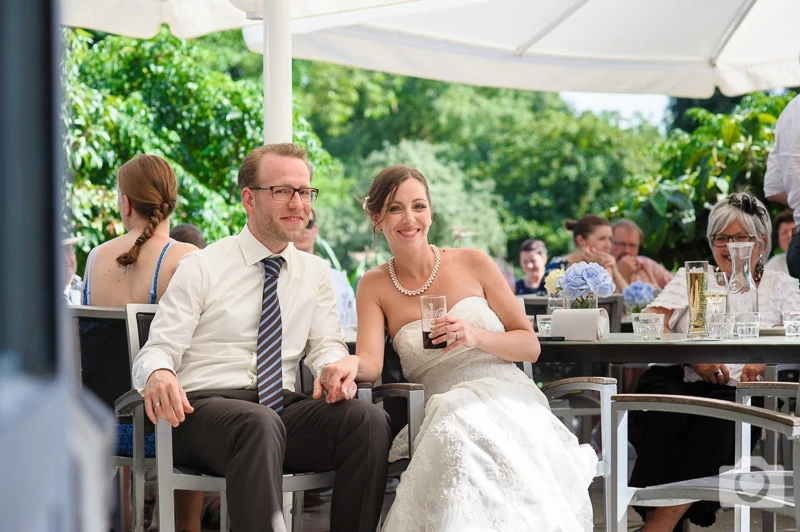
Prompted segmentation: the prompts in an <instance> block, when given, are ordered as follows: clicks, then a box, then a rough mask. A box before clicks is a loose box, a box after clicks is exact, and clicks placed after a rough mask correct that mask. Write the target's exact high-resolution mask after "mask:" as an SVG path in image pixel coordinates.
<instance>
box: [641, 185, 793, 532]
mask: <svg viewBox="0 0 800 532" xmlns="http://www.w3.org/2000/svg"><path fill="white" fill-rule="evenodd" d="M706 234H707V237H708V244H709V246H710V247H711V252H712V253H713V254H714V261H715V262H716V264H717V266H718V267H719V269H720V271H723V272H725V273H726V274H727V275H728V276H730V275H731V271H732V267H733V265H732V263H731V257H730V252H729V251H728V242H753V243H754V244H755V245H754V248H753V255H752V263H757V262H758V260H759V257H760V256H761V255H762V254H763V255H768V254H769V250H770V248H771V247H772V238H771V226H770V219H769V214H768V213H767V210H766V208H765V207H764V205H763V204H762V203H761V202H760V201H759V200H758V199H756V198H755V197H754V196H752V195H750V194H747V193H743V192H737V193H734V194H731V195H730V196H729V197H727V198H723V199H721V200H719V201H718V202H717V204H716V205H715V206H714V208H713V209H712V210H711V213H710V214H709V217H708V228H707V229H706ZM753 270H754V278H755V282H756V284H757V286H758V310H759V312H760V313H761V324H762V325H766V326H775V325H778V324H780V323H781V313H782V312H783V311H800V288H798V285H797V282H796V281H794V280H793V279H792V278H791V277H789V276H788V275H787V274H785V273H782V272H776V271H770V270H766V271H764V274H763V277H762V276H760V275H759V274H758V268H757V267H754V268H753ZM688 306H689V297H688V295H687V288H686V275H685V273H684V270H683V268H681V269H679V270H678V272H677V273H676V274H675V277H674V278H673V279H672V281H670V283H669V284H668V285H667V286H666V287H665V288H664V290H663V291H662V292H661V294H659V296H658V297H657V298H656V299H655V301H653V303H651V304H650V306H649V307H648V308H647V309H646V312H653V313H658V314H663V315H664V326H665V329H667V330H668V332H686V331H687V330H688V329H689V315H688ZM763 375H764V365H763V364H746V365H741V364H691V365H681V364H672V365H669V364H658V365H655V364H654V365H651V366H650V367H649V368H648V369H647V371H645V372H644V374H643V375H642V376H641V378H640V379H639V383H638V386H637V389H636V393H647V394H667V395H688V396H693V397H706V398H711V399H722V400H726V401H734V400H735V397H736V383H737V382H751V381H755V380H758V377H759V376H763ZM629 437H630V441H631V443H632V444H633V446H634V447H635V448H636V455H637V457H636V464H635V466H634V468H633V471H632V472H631V480H630V484H631V486H637V487H638V486H653V485H657V484H665V483H668V482H680V481H682V480H688V479H690V478H702V477H705V476H709V475H715V474H718V473H719V470H720V468H721V467H722V466H725V465H733V460H734V443H735V441H734V425H733V423H732V422H730V421H723V420H720V419H713V418H709V417H702V416H694V415H690V414H677V413H661V412H636V413H635V415H634V416H631V420H630V435H629ZM757 439H758V438H754V439H753V442H754V443H755V441H756V440H757ZM719 507H720V505H719V503H718V502H713V501H699V502H695V503H688V504H680V505H676V506H663V507H658V508H653V507H646V506H639V507H636V508H635V509H636V511H637V512H639V514H641V515H642V518H643V519H644V520H645V526H644V530H654V531H671V530H673V529H675V530H681V529H682V528H681V526H680V525H681V523H682V522H683V521H684V520H685V519H689V520H690V521H691V522H692V523H694V524H696V525H698V526H701V527H708V526H711V525H712V524H714V521H715V519H716V511H717V509H719Z"/></svg>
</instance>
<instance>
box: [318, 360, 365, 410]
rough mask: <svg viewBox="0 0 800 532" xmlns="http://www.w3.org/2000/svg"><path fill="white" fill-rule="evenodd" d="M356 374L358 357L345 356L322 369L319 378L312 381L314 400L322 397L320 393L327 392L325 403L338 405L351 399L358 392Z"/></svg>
mask: <svg viewBox="0 0 800 532" xmlns="http://www.w3.org/2000/svg"><path fill="white" fill-rule="evenodd" d="M357 374H358V357H357V356H355V355H349V356H346V357H344V358H342V359H340V360H337V361H336V362H332V363H330V364H326V365H325V366H323V367H322V371H320V373H319V377H317V378H316V379H314V395H313V397H314V399H319V398H320V397H322V392H323V391H325V392H327V395H326V397H325V402H326V403H329V404H330V403H338V402H339V401H342V400H345V399H352V398H353V397H355V396H356V392H358V385H357V384H356V382H355V380H356V375H357Z"/></svg>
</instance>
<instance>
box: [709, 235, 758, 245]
mask: <svg viewBox="0 0 800 532" xmlns="http://www.w3.org/2000/svg"><path fill="white" fill-rule="evenodd" d="M709 240H710V241H711V245H712V246H714V247H715V248H724V247H725V246H726V245H728V242H737V243H743V242H755V241H756V237H755V235H749V234H747V233H736V234H735V235H726V234H724V233H717V234H716V235H712V236H711V238H709Z"/></svg>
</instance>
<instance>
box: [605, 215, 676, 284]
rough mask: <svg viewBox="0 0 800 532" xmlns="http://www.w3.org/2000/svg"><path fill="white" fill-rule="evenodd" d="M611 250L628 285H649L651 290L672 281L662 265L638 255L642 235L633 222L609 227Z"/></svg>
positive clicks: (621, 221)
mask: <svg viewBox="0 0 800 532" xmlns="http://www.w3.org/2000/svg"><path fill="white" fill-rule="evenodd" d="M611 231H612V233H611V250H612V252H613V253H614V258H615V259H616V260H617V268H618V269H619V273H620V275H622V277H623V278H625V281H626V282H627V283H628V284H630V283H632V282H634V281H643V282H645V283H650V284H651V285H653V288H658V289H661V288H664V287H665V286H667V283H668V282H670V281H671V280H672V274H671V273H670V272H669V271H668V270H667V269H666V268H665V267H663V266H662V265H660V264H659V263H657V262H656V261H654V260H653V259H651V258H649V257H645V256H644V255H639V246H641V244H642V240H643V238H644V235H643V234H642V230H641V229H640V228H639V226H638V225H636V222H634V221H633V220H626V219H624V218H623V219H622V220H617V221H616V222H614V225H612V226H611Z"/></svg>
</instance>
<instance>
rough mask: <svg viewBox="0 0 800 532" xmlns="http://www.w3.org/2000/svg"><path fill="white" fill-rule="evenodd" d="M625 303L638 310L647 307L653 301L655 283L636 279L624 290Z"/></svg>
mask: <svg viewBox="0 0 800 532" xmlns="http://www.w3.org/2000/svg"><path fill="white" fill-rule="evenodd" d="M622 298H623V299H624V300H625V305H626V306H627V307H628V308H630V309H632V310H634V311H636V310H641V309H643V308H644V307H646V306H647V305H648V304H649V303H650V302H651V301H653V285H651V284H650V283H645V282H644V281H634V282H632V283H631V284H629V285H628V286H626V287H625V289H624V290H623V291H622Z"/></svg>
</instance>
